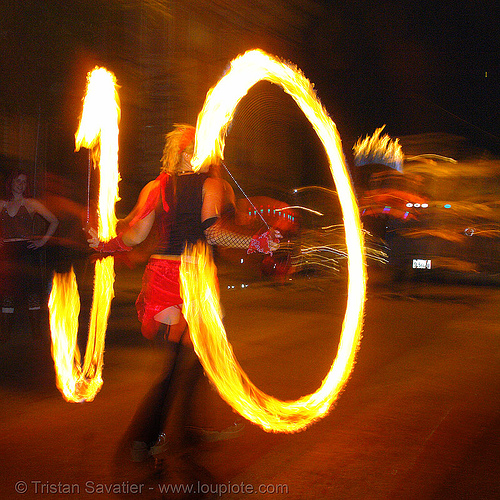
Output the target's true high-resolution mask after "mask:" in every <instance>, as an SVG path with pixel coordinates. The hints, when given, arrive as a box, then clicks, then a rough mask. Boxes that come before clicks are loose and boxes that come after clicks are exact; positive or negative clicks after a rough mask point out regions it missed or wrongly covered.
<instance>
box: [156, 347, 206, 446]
mask: <svg viewBox="0 0 500 500" xmlns="http://www.w3.org/2000/svg"><path fill="white" fill-rule="evenodd" d="M202 374H203V368H202V366H201V363H200V361H199V359H198V356H197V355H196V353H195V352H194V350H193V347H192V346H191V345H186V344H185V343H182V344H181V345H180V348H179V355H178V360H177V363H176V366H175V369H174V373H173V374H172V382H171V386H170V389H169V395H168V398H167V399H166V401H165V414H166V415H167V420H166V427H165V434H166V441H167V443H168V447H169V449H170V450H172V451H174V452H175V451H177V452H182V451H183V450H184V448H185V446H186V444H187V432H186V431H187V426H188V425H189V423H190V422H189V418H190V416H191V410H192V402H193V396H194V392H195V389H196V387H197V384H198V382H199V381H200V379H201V376H202ZM152 452H154V450H152Z"/></svg>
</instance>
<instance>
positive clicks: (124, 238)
mask: <svg viewBox="0 0 500 500" xmlns="http://www.w3.org/2000/svg"><path fill="white" fill-rule="evenodd" d="M153 182H154V181H153ZM151 189H152V182H151V183H149V184H147V185H146V186H145V187H144V188H143V189H142V191H141V193H140V195H139V199H138V202H137V204H136V206H135V208H134V209H133V210H132V212H131V213H130V214H129V215H128V216H127V217H126V219H125V224H122V225H124V229H123V231H122V232H120V233H119V234H118V236H116V237H115V238H113V239H111V240H110V241H106V242H103V241H100V240H99V238H98V236H97V231H96V230H95V229H90V230H89V234H90V239H89V240H87V241H88V243H89V246H90V247H91V248H94V249H96V250H97V251H98V252H103V253H115V252H126V251H128V250H131V249H132V247H134V246H136V245H138V244H139V243H142V242H143V241H144V240H145V239H146V238H147V236H148V234H149V233H150V231H151V228H152V227H153V224H154V221H155V211H154V210H151V211H150V212H149V213H148V214H147V215H145V216H144V217H142V218H136V217H135V214H136V213H137V212H138V211H139V208H140V207H142V206H143V204H144V202H145V201H146V199H147V198H148V196H149V193H150V192H151ZM133 219H135V220H134V223H133V224H130V221H131V220H133Z"/></svg>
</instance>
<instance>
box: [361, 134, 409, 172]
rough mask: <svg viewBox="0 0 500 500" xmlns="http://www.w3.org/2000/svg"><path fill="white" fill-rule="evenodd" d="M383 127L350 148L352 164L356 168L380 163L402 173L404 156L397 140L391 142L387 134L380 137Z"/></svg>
mask: <svg viewBox="0 0 500 500" xmlns="http://www.w3.org/2000/svg"><path fill="white" fill-rule="evenodd" d="M384 127H385V125H383V126H382V127H380V128H378V129H376V130H375V132H374V133H373V135H372V136H371V137H369V136H366V137H365V138H364V139H363V140H361V138H360V139H359V140H358V142H356V144H355V145H354V147H353V148H352V149H353V151H354V162H355V164H356V166H357V167H360V166H362V165H369V164H371V163H380V164H382V165H387V166H388V167H391V168H394V169H395V170H398V171H399V172H402V171H403V161H404V154H403V149H402V148H401V144H400V143H399V139H396V140H395V141H393V140H392V139H391V138H390V137H389V136H388V135H387V134H385V135H383V136H382V137H380V134H381V133H382V130H384Z"/></svg>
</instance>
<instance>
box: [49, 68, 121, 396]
mask: <svg viewBox="0 0 500 500" xmlns="http://www.w3.org/2000/svg"><path fill="white" fill-rule="evenodd" d="M87 78H88V82H87V83H88V84H87V93H86V96H85V100H84V105H83V113H82V118H81V121H80V126H79V128H78V131H77V133H76V134H75V138H76V150H79V149H80V147H81V146H83V147H86V148H89V149H91V148H92V152H93V159H94V167H97V166H98V167H99V169H100V187H99V203H98V235H99V238H100V239H101V240H109V239H111V238H113V237H114V236H116V232H115V226H116V221H117V219H116V217H115V212H114V205H115V202H116V201H117V200H118V199H119V197H118V181H119V173H118V123H119V120H120V106H119V103H118V95H117V92H116V80H115V77H114V75H113V74H112V73H109V72H108V71H106V70H105V69H104V68H96V69H95V70H94V71H92V72H91V73H89V75H88V77H87ZM97 144H99V148H97V147H96V146H97ZM113 265H114V258H113V257H106V258H104V259H102V260H99V261H97V262H96V267H95V277H94V295H93V302H92V310H91V316H90V323H89V337H88V341H87V349H86V352H85V359H84V364H83V368H82V367H81V366H80V351H79V349H78V345H77V335H78V314H79V311H80V298H79V296H78V287H77V284H76V278H75V275H74V272H73V270H71V272H70V273H67V274H63V275H61V274H57V273H56V274H55V276H54V280H53V286H52V292H51V294H50V299H49V311H50V331H51V337H52V356H53V358H54V364H55V368H56V376H57V386H58V387H59V390H60V391H61V392H62V394H63V396H64V398H65V399H66V400H67V401H73V402H80V401H92V400H93V399H94V397H95V395H96V394H97V392H98V391H99V389H100V388H101V386H102V377H101V375H102V365H103V353H104V338H105V335H106V327H107V322H108V317H109V311H110V306H111V300H112V298H113V296H114V292H113V284H114V279H115V274H114V270H113Z"/></svg>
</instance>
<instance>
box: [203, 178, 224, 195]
mask: <svg viewBox="0 0 500 500" xmlns="http://www.w3.org/2000/svg"><path fill="white" fill-rule="evenodd" d="M203 191H205V192H213V191H224V181H223V180H222V179H220V178H218V177H208V178H207V179H206V180H205V182H204V183H203Z"/></svg>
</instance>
